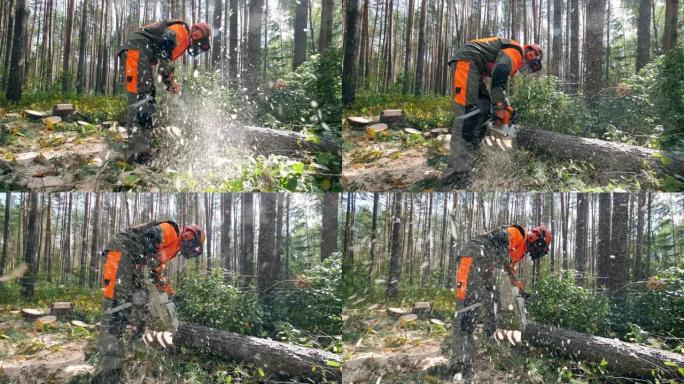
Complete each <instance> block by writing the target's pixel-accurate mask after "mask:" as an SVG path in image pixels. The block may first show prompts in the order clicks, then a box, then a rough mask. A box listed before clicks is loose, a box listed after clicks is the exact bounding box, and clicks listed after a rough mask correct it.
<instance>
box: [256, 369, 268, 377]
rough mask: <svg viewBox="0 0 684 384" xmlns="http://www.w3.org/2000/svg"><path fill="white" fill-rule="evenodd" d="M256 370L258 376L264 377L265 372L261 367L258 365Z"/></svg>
mask: <svg viewBox="0 0 684 384" xmlns="http://www.w3.org/2000/svg"><path fill="white" fill-rule="evenodd" d="M257 372H258V373H259V377H266V372H264V369H263V368H261V367H259V369H257Z"/></svg>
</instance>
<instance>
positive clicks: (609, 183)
mask: <svg viewBox="0 0 684 384" xmlns="http://www.w3.org/2000/svg"><path fill="white" fill-rule="evenodd" d="M444 129H445V130H446V128H444ZM447 131H448V130H447ZM426 136H427V135H423V134H417V133H407V132H405V131H403V130H388V131H385V132H382V133H379V134H376V135H375V137H371V136H369V135H368V133H366V132H364V131H363V130H361V131H358V130H352V129H348V128H347V129H344V131H343V134H342V140H343V143H344V146H343V155H342V156H343V157H342V161H343V170H344V171H343V184H344V185H345V188H346V189H349V190H359V191H374V192H382V191H387V190H392V189H406V190H410V191H415V192H421V191H423V192H429V191H435V190H449V189H452V188H451V187H450V186H449V185H443V184H442V183H440V182H439V177H440V175H441V174H442V173H443V171H444V170H445V169H446V165H447V159H448V155H449V140H450V139H451V135H450V134H445V135H439V136H437V137H426ZM652 184H653V180H649V179H647V178H646V177H644V176H641V175H616V176H615V177H610V176H608V175H605V174H601V173H600V172H598V171H597V170H596V169H595V168H594V167H593V166H592V165H591V164H587V163H582V162H567V161H559V160H555V159H552V158H547V157H541V156H538V155H535V154H533V153H531V152H529V151H526V150H524V149H522V148H505V147H502V146H500V145H498V143H496V142H495V139H494V138H493V137H487V138H486V139H485V141H484V142H483V146H482V148H481V150H480V151H479V154H478V156H477V160H476V163H475V168H474V170H473V172H472V173H471V178H470V180H469V182H468V186H467V188H468V190H473V191H491V190H500V189H505V190H507V191H530V190H554V191H570V190H572V191H575V190H592V191H595V190H616V191H619V190H637V189H639V188H643V187H645V186H649V185H652Z"/></svg>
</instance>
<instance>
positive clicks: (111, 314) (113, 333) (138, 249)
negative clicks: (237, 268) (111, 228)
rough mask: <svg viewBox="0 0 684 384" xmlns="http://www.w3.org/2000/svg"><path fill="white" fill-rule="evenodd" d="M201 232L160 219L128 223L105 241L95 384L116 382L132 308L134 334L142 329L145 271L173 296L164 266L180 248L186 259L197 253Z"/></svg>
mask: <svg viewBox="0 0 684 384" xmlns="http://www.w3.org/2000/svg"><path fill="white" fill-rule="evenodd" d="M205 237H206V235H205V233H204V231H203V230H202V228H200V227H199V226H197V225H191V226H188V227H184V228H183V230H180V227H179V226H178V224H176V223H174V222H173V221H161V222H153V223H148V224H144V225H141V226H138V227H133V228H129V229H127V230H125V231H123V232H120V233H118V234H117V235H116V236H115V237H114V239H113V240H112V241H111V242H110V243H109V244H107V246H106V247H105V249H104V253H103V256H106V261H105V265H104V271H103V273H102V283H103V285H104V302H103V305H102V307H103V315H102V325H101V334H100V341H99V346H98V350H99V355H100V360H99V364H98V367H97V372H96V376H95V382H96V383H109V382H112V383H116V382H119V376H120V374H121V360H122V358H123V354H124V346H123V345H122V342H121V337H122V335H123V333H124V331H125V330H126V326H127V325H128V323H129V317H130V316H131V314H132V310H133V309H135V319H133V322H132V323H133V325H134V327H135V334H134V338H139V337H141V336H142V335H143V334H144V332H145V324H146V318H147V314H148V309H149V308H148V295H147V290H146V288H145V283H146V279H145V277H144V269H145V268H147V269H148V270H149V271H148V273H149V278H150V279H151V280H152V282H154V284H155V285H156V287H157V289H158V290H160V291H163V292H166V293H167V294H168V296H169V297H171V296H173V295H174V294H175V292H174V290H173V288H171V286H170V285H169V284H168V282H167V281H166V278H165V277H164V269H165V268H166V266H167V265H168V263H169V261H171V260H173V259H174V258H175V257H176V256H177V255H178V254H179V253H180V254H182V255H183V256H184V257H186V258H192V257H197V256H199V255H201V254H202V246H203V244H204V240H205Z"/></svg>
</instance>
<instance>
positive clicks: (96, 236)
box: [88, 192, 102, 288]
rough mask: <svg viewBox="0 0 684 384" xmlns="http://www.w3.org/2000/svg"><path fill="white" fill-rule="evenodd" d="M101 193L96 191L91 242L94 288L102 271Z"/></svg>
mask: <svg viewBox="0 0 684 384" xmlns="http://www.w3.org/2000/svg"><path fill="white" fill-rule="evenodd" d="M101 210H102V206H101V205H100V193H99V192H96V193H95V208H94V212H93V223H92V226H93V235H92V240H91V242H90V275H89V276H88V286H89V287H90V288H93V287H95V286H97V282H98V277H99V273H100V245H99V240H100V211H101Z"/></svg>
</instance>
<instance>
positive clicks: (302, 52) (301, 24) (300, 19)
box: [292, 0, 309, 71]
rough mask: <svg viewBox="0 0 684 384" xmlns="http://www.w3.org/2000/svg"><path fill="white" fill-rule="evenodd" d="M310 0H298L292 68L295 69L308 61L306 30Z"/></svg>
mask: <svg viewBox="0 0 684 384" xmlns="http://www.w3.org/2000/svg"><path fill="white" fill-rule="evenodd" d="M308 10H309V0H298V1H297V6H296V8H295V20H294V56H293V57H292V70H293V71H294V70H295V69H297V67H299V66H300V65H301V64H302V63H303V62H305V61H306V38H307V34H306V30H307V26H306V25H307V22H308V20H307V16H308Z"/></svg>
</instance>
